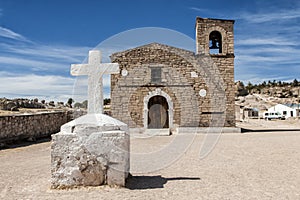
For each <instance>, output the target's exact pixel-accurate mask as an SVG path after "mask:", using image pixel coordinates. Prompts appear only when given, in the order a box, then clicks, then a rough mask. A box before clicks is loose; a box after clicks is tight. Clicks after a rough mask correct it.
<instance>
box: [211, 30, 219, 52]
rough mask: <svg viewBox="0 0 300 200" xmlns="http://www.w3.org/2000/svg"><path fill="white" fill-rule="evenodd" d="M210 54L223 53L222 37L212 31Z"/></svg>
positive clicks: (217, 32)
mask: <svg viewBox="0 0 300 200" xmlns="http://www.w3.org/2000/svg"><path fill="white" fill-rule="evenodd" d="M209 49H210V51H209V53H210V54H218V53H222V35H221V33H220V32H219V31H212V32H211V33H210V34H209Z"/></svg>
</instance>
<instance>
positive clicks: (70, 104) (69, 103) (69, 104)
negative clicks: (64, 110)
mask: <svg viewBox="0 0 300 200" xmlns="http://www.w3.org/2000/svg"><path fill="white" fill-rule="evenodd" d="M73 102H74V100H73V99H72V98H69V99H68V101H67V105H68V106H69V107H70V108H72V104H73Z"/></svg>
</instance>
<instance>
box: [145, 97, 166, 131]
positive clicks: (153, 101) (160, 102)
mask: <svg viewBox="0 0 300 200" xmlns="http://www.w3.org/2000/svg"><path fill="white" fill-rule="evenodd" d="M168 112H169V105H168V102H167V100H166V98H165V97H163V96H160V95H156V96H153V97H151V98H150V99H149V102H148V128H150V129H162V128H169V114H168Z"/></svg>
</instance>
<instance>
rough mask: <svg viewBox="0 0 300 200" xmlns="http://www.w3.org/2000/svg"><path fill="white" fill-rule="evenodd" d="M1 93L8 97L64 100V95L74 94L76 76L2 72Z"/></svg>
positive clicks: (0, 79) (0, 75)
mask: <svg viewBox="0 0 300 200" xmlns="http://www.w3.org/2000/svg"><path fill="white" fill-rule="evenodd" d="M0 81H1V83H5V84H1V85H0V94H1V95H2V96H6V97H9V96H10V97H27V96H35V97H40V96H43V97H47V98H46V99H48V100H51V98H55V99H54V100H56V101H58V100H60V101H62V100H65V99H62V97H64V96H66V95H67V96H69V97H70V96H71V95H72V88H73V83H74V78H68V77H62V76H51V75H48V76H39V75H35V74H24V75H16V74H10V73H7V72H1V73H0Z"/></svg>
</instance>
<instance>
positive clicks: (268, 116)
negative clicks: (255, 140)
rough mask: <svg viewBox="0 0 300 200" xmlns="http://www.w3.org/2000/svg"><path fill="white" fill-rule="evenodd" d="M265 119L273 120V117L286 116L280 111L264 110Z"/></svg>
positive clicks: (281, 117) (283, 117) (282, 117)
mask: <svg viewBox="0 0 300 200" xmlns="http://www.w3.org/2000/svg"><path fill="white" fill-rule="evenodd" d="M264 119H265V120H272V119H281V120H284V119H285V116H284V115H282V114H281V113H280V112H264Z"/></svg>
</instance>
